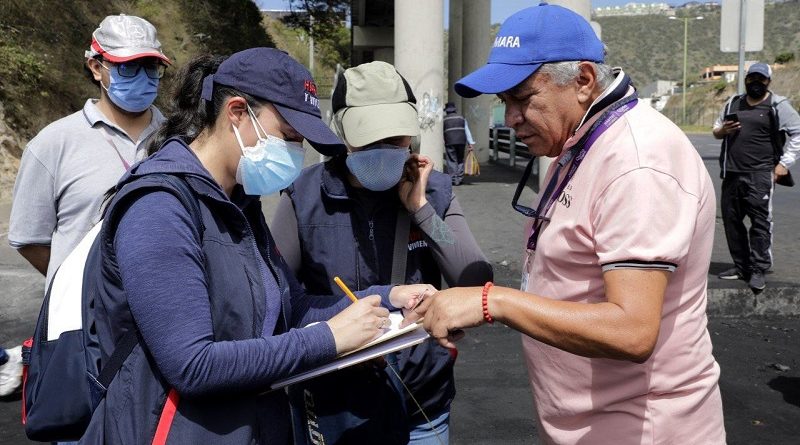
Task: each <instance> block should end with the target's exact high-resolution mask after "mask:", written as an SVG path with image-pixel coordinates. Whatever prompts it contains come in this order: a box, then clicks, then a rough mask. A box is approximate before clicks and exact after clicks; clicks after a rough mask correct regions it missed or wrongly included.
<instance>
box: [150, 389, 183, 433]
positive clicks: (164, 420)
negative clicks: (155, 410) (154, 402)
mask: <svg viewBox="0 0 800 445" xmlns="http://www.w3.org/2000/svg"><path fill="white" fill-rule="evenodd" d="M179 400H180V396H179V395H178V391H175V390H174V389H170V390H169V394H167V401H166V402H164V409H163V410H161V418H159V419H158V427H156V435H155V436H154V437H153V445H165V444H166V443H167V436H169V429H170V428H172V420H173V419H174V418H175V412H176V411H177V410H178V401H179Z"/></svg>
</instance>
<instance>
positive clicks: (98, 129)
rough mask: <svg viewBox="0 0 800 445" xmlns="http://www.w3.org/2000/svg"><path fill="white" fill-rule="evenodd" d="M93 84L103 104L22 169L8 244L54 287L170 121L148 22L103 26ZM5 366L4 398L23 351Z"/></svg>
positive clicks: (43, 136) (110, 21) (70, 122)
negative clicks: (109, 199)
mask: <svg viewBox="0 0 800 445" xmlns="http://www.w3.org/2000/svg"><path fill="white" fill-rule="evenodd" d="M85 57H86V60H85V66H84V69H85V70H86V73H87V76H88V77H89V79H90V80H91V81H92V82H93V83H94V84H95V85H97V86H98V90H99V95H100V98H99V99H88V100H87V101H86V104H85V105H84V106H83V109H82V110H80V111H78V112H76V113H73V114H71V115H69V116H66V117H64V118H61V119H59V120H57V121H55V122H53V123H51V124H50V125H48V126H47V127H45V128H44V129H42V130H41V131H40V132H39V134H38V135H36V137H34V138H33V139H31V141H30V142H29V143H28V145H27V147H26V148H25V150H24V152H23V154H22V159H21V161H20V166H19V172H18V173H17V179H16V183H15V185H14V200H13V204H12V208H11V218H10V226H9V233H8V240H9V244H10V245H11V246H12V247H14V248H15V249H17V251H18V252H19V253H20V254H21V255H22V256H23V257H24V258H25V259H26V260H28V262H30V263H31V265H32V266H33V267H35V268H36V270H38V271H39V272H41V273H42V275H45V276H46V285H45V289H46V288H47V285H49V283H50V280H51V279H52V276H53V274H54V273H55V271H56V269H58V266H59V265H60V264H61V262H62V261H63V260H64V258H65V257H66V256H67V255H68V254H69V252H70V251H71V250H72V249H73V248H74V247H75V246H76V245H77V244H78V242H79V241H80V240H81V239H82V238H83V236H84V235H85V234H86V233H87V232H88V231H89V229H90V228H91V227H92V226H93V225H94V224H95V223H96V222H97V221H98V220H99V218H100V211H99V210H100V205H101V203H102V201H103V195H104V194H105V192H106V191H108V190H109V189H110V188H111V187H112V186H113V185H114V184H116V183H117V181H118V180H119V178H120V177H121V176H122V174H123V173H125V171H127V170H128V168H129V167H130V165H131V164H133V163H135V162H136V161H138V160H140V159H142V158H144V156H145V153H146V147H147V143H146V142H147V140H148V139H149V137H150V136H151V135H152V134H153V133H154V132H155V131H156V130H157V129H158V127H159V125H160V124H161V122H162V121H163V120H164V117H163V116H162V115H161V112H160V111H159V110H158V109H157V108H156V107H154V106H153V105H152V104H153V101H154V100H155V98H156V95H157V93H158V86H159V79H160V78H161V76H163V74H164V70H165V68H166V66H167V65H168V64H169V63H170V60H169V59H168V58H167V56H165V55H164V53H163V52H162V51H161V43H160V42H159V41H158V38H157V36H156V29H155V27H154V26H153V25H152V24H150V22H148V21H147V20H144V19H142V18H140V17H135V16H129V15H124V14H120V15H112V16H108V17H106V18H105V19H103V21H102V22H100V26H99V27H98V28H97V29H96V30H95V31H94V33H92V42H91V46H90V48H89V49H88V50H87V51H86V52H85ZM7 352H8V356H9V358H8V360H7V361H6V362H5V364H2V365H0V395H3V394H6V393H10V392H13V391H14V390H15V389H16V388H17V387H18V386H19V381H20V379H19V376H20V375H21V370H22V366H21V358H20V348H19V347H16V348H13V349H10V350H8V351H7Z"/></svg>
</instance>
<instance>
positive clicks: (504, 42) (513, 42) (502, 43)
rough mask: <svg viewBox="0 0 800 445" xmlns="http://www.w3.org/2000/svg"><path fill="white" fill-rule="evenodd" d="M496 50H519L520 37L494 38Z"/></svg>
mask: <svg viewBox="0 0 800 445" xmlns="http://www.w3.org/2000/svg"><path fill="white" fill-rule="evenodd" d="M493 46H494V47H495V48H519V36H497V37H495V38H494V45H493Z"/></svg>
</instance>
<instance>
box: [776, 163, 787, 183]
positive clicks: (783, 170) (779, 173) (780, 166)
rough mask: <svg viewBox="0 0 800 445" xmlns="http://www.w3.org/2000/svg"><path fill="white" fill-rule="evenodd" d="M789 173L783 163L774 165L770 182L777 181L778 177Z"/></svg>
mask: <svg viewBox="0 0 800 445" xmlns="http://www.w3.org/2000/svg"><path fill="white" fill-rule="evenodd" d="M788 174H789V170H788V169H787V168H786V167H784V166H783V164H778V165H776V166H775V171H774V172H773V175H772V182H777V181H778V179H781V177H782V176H786V175H788Z"/></svg>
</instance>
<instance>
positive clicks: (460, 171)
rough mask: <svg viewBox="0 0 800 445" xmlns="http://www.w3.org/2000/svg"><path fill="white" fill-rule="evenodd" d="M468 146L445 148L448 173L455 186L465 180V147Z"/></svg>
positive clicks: (448, 146) (447, 146)
mask: <svg viewBox="0 0 800 445" xmlns="http://www.w3.org/2000/svg"><path fill="white" fill-rule="evenodd" d="M466 145H467V144H450V145H445V146H444V151H445V161H446V165H445V167H446V170H445V171H446V173H447V174H449V175H450V182H452V183H453V185H459V184H461V181H463V180H464V147H466Z"/></svg>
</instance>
